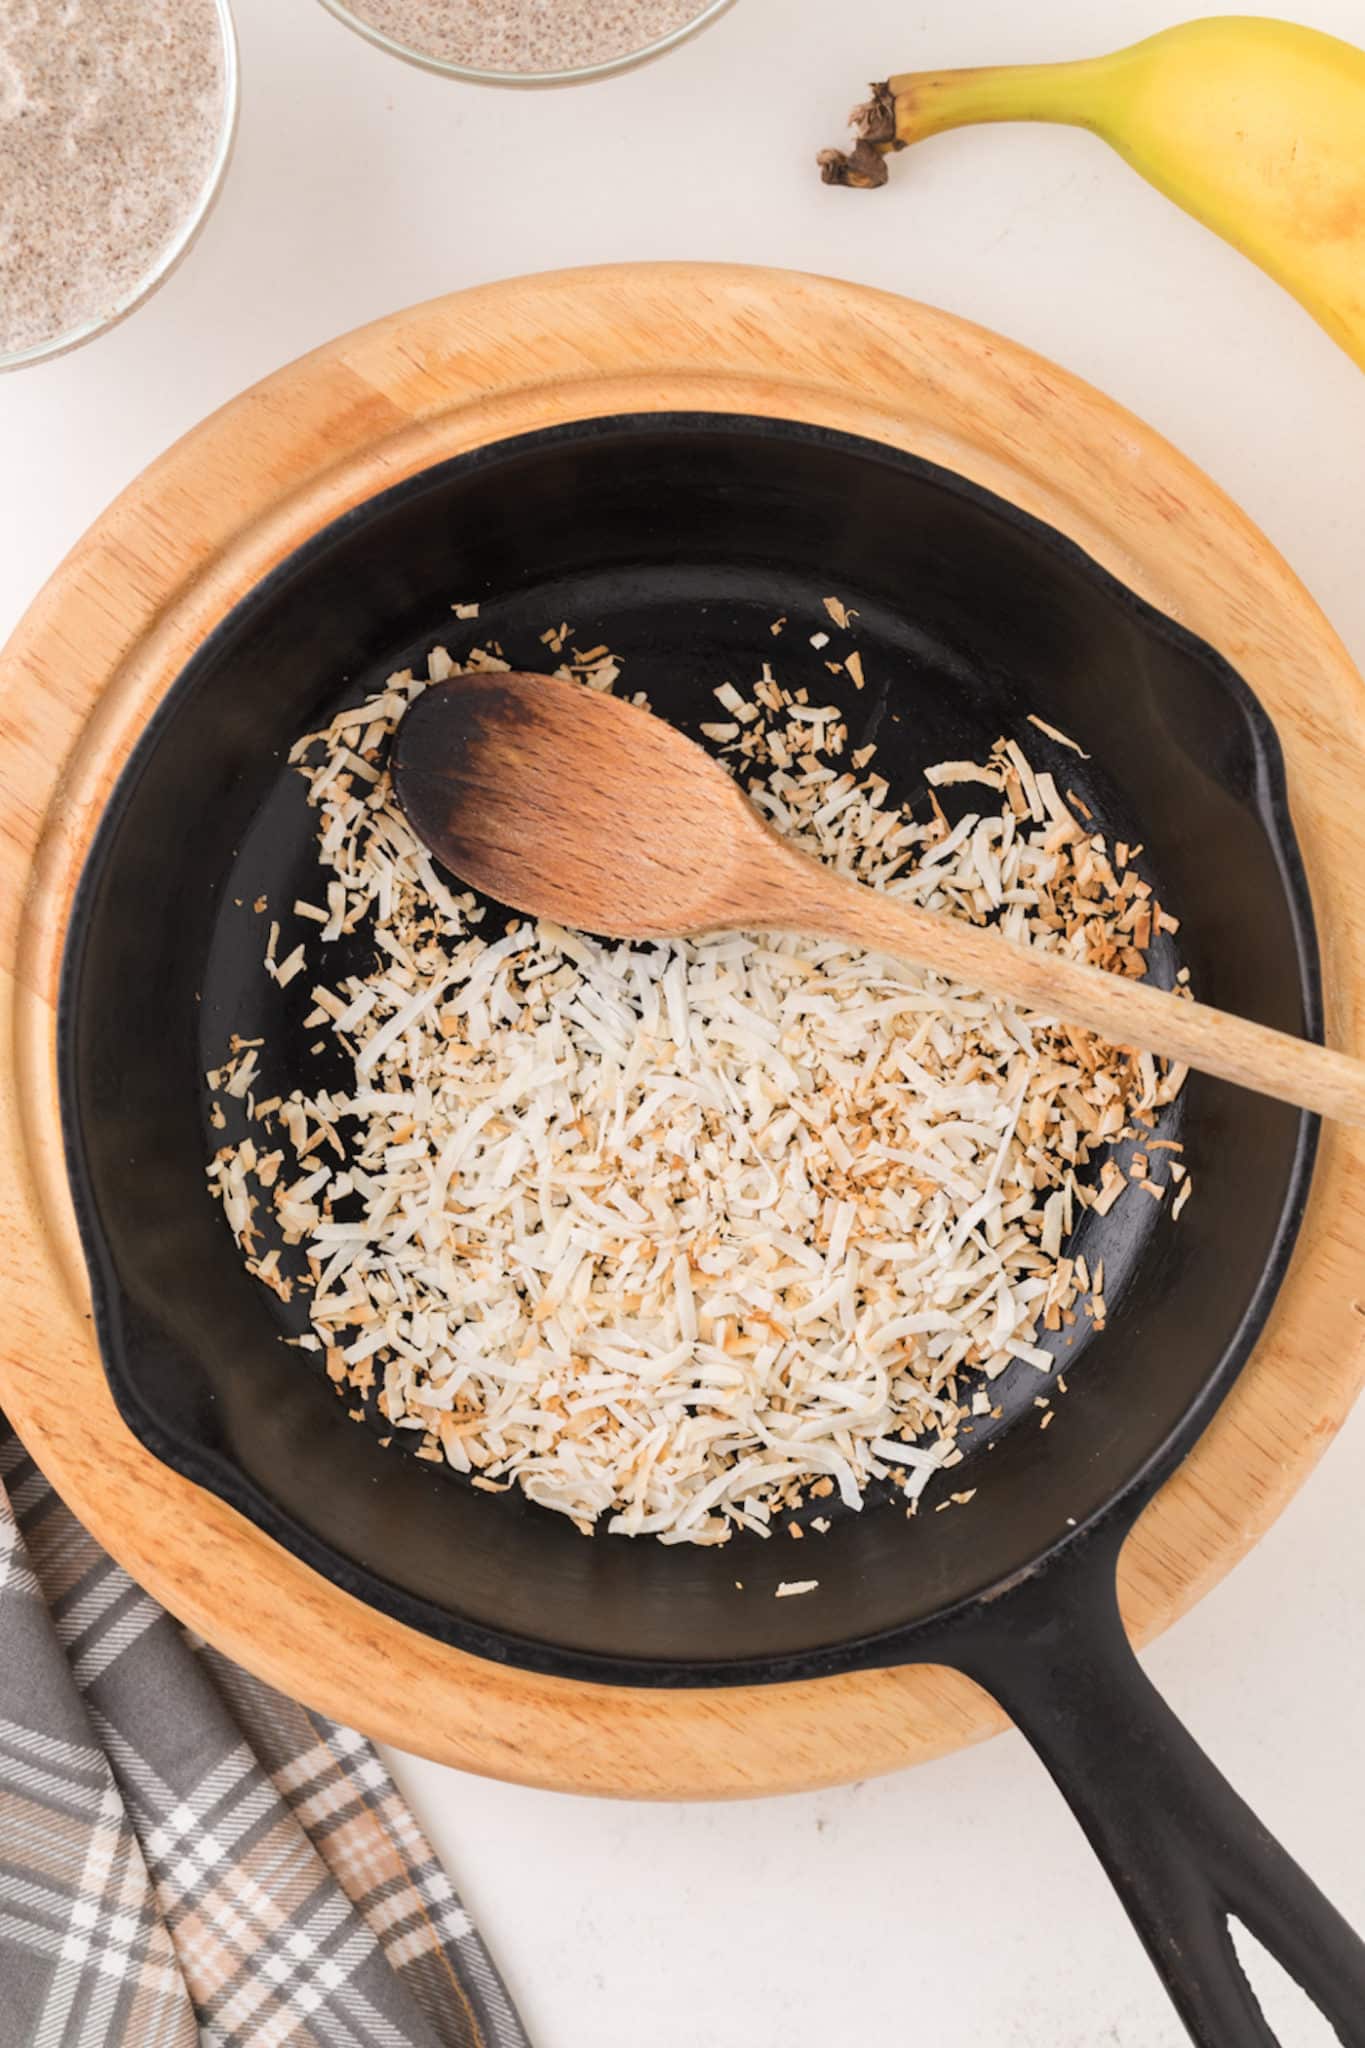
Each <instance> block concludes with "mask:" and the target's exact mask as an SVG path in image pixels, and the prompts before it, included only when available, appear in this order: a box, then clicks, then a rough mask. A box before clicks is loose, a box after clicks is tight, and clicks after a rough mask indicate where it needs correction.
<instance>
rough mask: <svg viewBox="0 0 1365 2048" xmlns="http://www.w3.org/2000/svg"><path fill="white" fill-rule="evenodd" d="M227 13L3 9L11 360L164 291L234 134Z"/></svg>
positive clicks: (74, 2)
mask: <svg viewBox="0 0 1365 2048" xmlns="http://www.w3.org/2000/svg"><path fill="white" fill-rule="evenodd" d="M227 76H228V67H227V52H226V42H225V32H224V25H223V18H222V16H221V14H220V12H219V9H218V7H217V5H216V4H215V0H0V356H10V355H19V354H21V353H23V352H24V351H26V350H30V349H38V348H41V347H42V346H43V345H44V344H47V343H53V344H56V343H59V342H61V341H62V340H64V339H65V338H66V337H67V336H70V337H71V338H73V339H75V338H77V337H78V336H79V335H80V334H81V332H82V331H83V330H85V329H87V328H90V327H97V326H98V325H100V324H101V323H102V322H104V321H106V320H109V319H112V318H113V317H114V316H115V315H116V314H117V313H119V312H120V311H122V310H123V309H124V308H125V307H126V306H127V305H128V304H129V302H130V301H132V300H135V299H136V298H137V297H138V296H139V295H140V293H141V291H142V290H143V289H144V288H147V287H149V286H150V285H151V284H152V283H153V282H154V281H155V280H156V278H157V276H158V274H159V273H160V271H161V270H162V268H163V266H164V265H165V264H166V263H167V262H168V260H169V259H170V258H171V256H172V255H173V254H174V252H175V250H176V247H177V244H178V243H179V241H180V238H181V236H182V235H183V234H184V233H185V232H186V230H187V229H188V228H189V227H190V226H191V224H192V223H193V222H194V220H195V218H196V217H197V215H198V214H199V212H200V210H201V208H202V206H203V204H204V201H205V199H206V197H207V187H208V185H209V181H210V179H211V178H212V176H213V171H214V167H215V164H216V163H217V161H218V153H219V148H220V145H221V142H222V137H223V131H224V127H225V125H226V123H227V121H228V119H229V105H228V90H227Z"/></svg>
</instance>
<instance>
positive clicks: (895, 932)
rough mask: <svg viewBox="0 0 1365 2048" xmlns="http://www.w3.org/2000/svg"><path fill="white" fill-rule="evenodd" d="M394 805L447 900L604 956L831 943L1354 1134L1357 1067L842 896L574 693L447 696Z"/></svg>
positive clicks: (667, 729) (420, 711)
mask: <svg viewBox="0 0 1365 2048" xmlns="http://www.w3.org/2000/svg"><path fill="white" fill-rule="evenodd" d="M392 769H393V780H394V788H395V791H396V793H397V796H398V801H399V802H400V804H401V805H402V807H403V809H404V811H405V812H406V813H407V816H408V819H409V821H410V823H411V825H412V827H413V830H414V831H415V832H416V833H417V834H418V836H419V838H421V839H422V840H424V841H425V843H426V845H427V846H428V847H430V849H431V851H432V852H433V853H434V854H435V855H436V857H437V859H438V860H440V861H442V862H444V864H445V865H446V866H447V867H448V868H450V869H452V870H453V871H454V873H455V874H457V875H459V876H460V877H461V879H462V880H464V881H466V882H468V883H470V884H472V885H473V886H474V887H475V888H478V889H482V890H484V891H485V892H486V894H488V895H489V896H492V897H495V898H496V899H497V900H498V901H499V902H502V903H505V904H507V905H508V906H509V907H510V908H512V909H514V910H520V911H524V912H525V913H526V914H527V915H529V916H533V917H548V918H552V919H554V920H555V922H556V923H559V924H564V925H576V926H578V927H579V929H580V930H583V931H588V932H596V933H599V934H600V935H602V936H604V937H608V938H622V939H625V938H633V939H663V938H679V937H685V936H687V935H689V934H696V933H700V932H710V931H727V930H735V929H739V930H745V931H794V932H810V933H819V934H822V935H824V936H827V937H834V938H840V939H847V940H849V941H850V942H851V943H853V944H855V945H859V946H866V947H868V948H870V949H871V950H873V951H876V952H880V953H890V954H893V955H895V956H896V957H897V958H899V959H902V960H907V961H910V962H913V964H914V965H916V966H917V967H928V968H932V969H934V970H935V971H936V972H937V973H939V974H944V975H949V976H951V977H952V979H953V980H954V981H959V982H964V983H965V984H966V985H967V986H968V987H969V988H979V989H984V990H986V991H988V992H989V993H990V994H991V995H995V996H1006V997H1010V998H1012V999H1013V1000H1014V1001H1016V1002H1020V1003H1024V1004H1027V1005H1028V1007H1029V1008H1030V1009H1033V1010H1038V1011H1041V1012H1043V1013H1044V1014H1045V1015H1047V1016H1052V1017H1059V1018H1062V1019H1064V1020H1065V1021H1066V1022H1067V1023H1069V1024H1079V1025H1082V1026H1084V1027H1085V1028H1086V1029H1087V1030H1090V1031H1094V1032H1097V1033H1098V1034H1099V1036H1100V1037H1102V1038H1104V1039H1107V1040H1108V1041H1109V1042H1110V1043H1111V1044H1115V1045H1121V1046H1139V1047H1142V1048H1144V1049H1145V1050H1146V1051H1149V1052H1153V1053H1160V1054H1162V1055H1164V1056H1165V1057H1166V1058H1167V1059H1172V1060H1179V1061H1183V1062H1184V1063H1185V1064H1186V1065H1188V1066H1191V1067H1197V1068H1199V1069H1200V1070H1201V1072H1203V1073H1206V1074H1217V1075H1219V1076H1220V1077H1221V1078H1222V1079H1223V1080H1225V1081H1235V1082H1237V1083H1238V1084H1239V1085H1240V1086H1241V1087H1243V1088H1252V1089H1255V1090H1257V1091H1258V1092H1259V1093H1261V1094H1263V1095H1273V1096H1277V1097H1279V1098H1280V1099H1281V1100H1282V1101H1285V1102H1292V1103H1295V1104H1297V1105H1298V1106H1299V1107H1300V1108H1302V1109H1313V1110H1317V1111H1319V1112H1320V1113H1321V1114H1323V1115H1324V1116H1330V1117H1335V1118H1338V1119H1339V1120H1340V1121H1342V1122H1344V1123H1350V1124H1360V1125H1365V1063H1363V1062H1361V1061H1358V1060H1354V1059H1351V1058H1348V1057H1347V1055H1346V1054H1344V1053H1339V1052H1329V1051H1328V1050H1327V1049H1326V1048H1325V1047H1323V1046H1319V1045H1313V1044H1311V1043H1309V1041H1307V1040H1306V1039H1301V1038H1294V1037H1291V1036H1289V1035H1288V1034H1286V1033H1285V1032H1281V1031H1272V1030H1270V1029H1269V1028H1268V1027H1267V1026H1265V1025H1263V1024H1253V1023H1250V1022H1248V1021H1247V1020H1246V1019H1245V1018H1242V1017H1233V1016H1229V1015H1228V1014H1226V1013H1225V1012H1224V1011H1222V1010H1213V1009H1210V1008H1208V1007H1207V1006H1206V1005H1205V1004H1203V1003H1194V1002H1188V1001H1186V1000H1185V999H1184V998H1182V997H1177V996H1174V995H1171V994H1170V993H1168V992H1167V991H1166V990H1164V989H1157V988H1152V987H1150V986H1148V985H1147V984H1146V983H1143V982H1136V981H1130V980H1128V979H1126V978H1125V977H1123V976H1121V975H1116V974H1108V973H1105V972H1104V971H1103V970H1102V969H1100V968H1096V967H1086V966H1082V965H1079V964H1078V963H1077V962H1075V961H1072V960H1068V959H1064V958H1063V957H1062V956H1061V955H1059V954H1057V953H1045V952H1043V951H1041V950H1040V949H1038V948H1035V947H1031V946H1025V945H1018V944H1016V943H1015V942H1014V941H1013V940H1010V939H1006V938H1003V937H1002V936H1001V935H1000V934H999V933H998V932H993V931H990V930H989V929H986V930H982V929H980V928H979V927H977V926H974V925H970V924H966V923H964V922H962V921H961V920H960V919H958V918H953V917H945V916H943V915H941V914H939V913H937V912H934V911H930V910H922V909H920V908H918V907H917V906H916V905H914V904H911V903H906V902H903V901H898V900H897V899H896V898H895V897H892V896H887V895H884V894H882V893H881V892H880V891H878V890H875V889H870V888H868V887H866V885H865V884H863V883H860V882H852V881H848V880H846V879H845V878H844V877H842V876H840V875H836V874H835V873H833V871H832V870H831V869H829V868H828V867H824V866H822V865H821V864H820V863H819V862H817V861H815V860H812V859H811V858H810V857H809V855H807V854H804V853H801V852H799V851H798V850H797V848H796V847H794V846H792V845H790V844H789V843H788V842H787V841H786V840H784V839H782V838H780V837H779V836H778V834H777V833H776V832H774V831H773V830H772V828H771V827H770V826H769V825H768V824H767V823H766V821H765V820H764V819H763V818H761V817H760V816H759V814H758V812H757V811H756V810H755V809H754V808H753V806H752V804H750V802H749V800H748V798H747V797H746V796H745V795H744V793H743V791H742V790H741V789H740V788H739V785H738V784H737V783H736V782H734V781H733V780H732V778H731V777H730V776H729V775H728V774H727V773H726V771H725V770H724V769H723V768H722V767H721V766H720V764H719V763H718V762H717V761H714V760H712V759H711V757H710V756H709V755H708V754H705V753H703V752H702V750H701V748H700V747H698V746H696V745H695V744H694V743H693V742H692V741H691V740H689V739H687V738H686V737H685V736H684V735H683V734H682V733H680V732H677V731H675V730H674V728H673V727H672V726H671V725H666V724H665V723H664V721H663V720H662V719H660V718H655V717H653V716H652V715H651V714H650V713H649V712H647V711H642V710H640V709H639V707H638V706H636V705H633V704H626V703H623V702H622V701H621V700H620V699H619V698H616V697H609V696H604V695H602V694H601V693H600V692H598V691H595V690H589V689H586V688H585V687H584V686H583V685H582V684H580V683H573V682H565V681H562V680H560V679H557V678H553V677H547V676H536V675H517V674H510V675H507V674H497V673H491V672H490V673H484V674H478V675H467V676H455V677H452V678H451V680H450V681H449V682H445V683H439V684H436V685H435V686H434V687H433V688H431V689H429V690H426V691H424V692H423V694H422V695H421V696H420V697H419V698H418V699H417V700H416V702H415V703H414V704H413V705H412V707H411V709H410V710H409V711H408V712H407V714H406V715H405V717H404V719H403V721H402V723H401V725H400V726H399V728H398V732H397V735H396V737H395V740H394V747H393V757H392Z"/></svg>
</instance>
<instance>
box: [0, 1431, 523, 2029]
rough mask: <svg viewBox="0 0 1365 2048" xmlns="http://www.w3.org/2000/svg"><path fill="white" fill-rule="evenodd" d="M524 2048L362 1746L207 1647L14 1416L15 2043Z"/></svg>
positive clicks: (7, 1772) (6, 1639)
mask: <svg viewBox="0 0 1365 2048" xmlns="http://www.w3.org/2000/svg"><path fill="white" fill-rule="evenodd" d="M201 2042H202V2043H205V2044H210V2048H315V2044H316V2048H526V2039H525V2035H524V2034H523V2032H522V2029H521V2025H520V2022H519V2021H518V2019H517V2016H516V2014H515V2012H514V2011H513V2009H512V2006H511V2003H510V2001H509V1999H508V1996H507V1993H506V1991H505V1990H504V1988H503V1985H502V1982H501V1980H500V1979H499V1977H498V1974H497V1971H496V1970H495V1969H494V1967H493V1965H492V1963H491V1962H490V1960H489V1958H488V1955H487V1952H486V1951H485V1949H484V1947H483V1944H482V1942H481V1941H480V1939H479V1937H478V1935H477V1934H476V1932H475V1931H474V1928H473V1926H472V1924H471V1923H470V1920H469V1918H468V1915H467V1914H466V1913H465V1911H464V1909H463V1907H462V1906H461V1905H460V1902H459V1900H458V1899H457V1898H456V1896H455V1893H454V1892H453V1891H452V1889H451V1886H450V1883H449V1881H448V1879H447V1878H446V1877H445V1875H444V1873H443V1872H442V1870H441V1868H440V1866H439V1864H438V1863H437V1862H436V1859H435V1857H434V1856H433V1855H432V1852H431V1850H430V1848H429V1847H428V1845H427V1843H426V1841H425V1839H424V1838H423V1836H422V1834H421V1831H420V1830H419V1829H418V1827H417V1825H416V1823H415V1822H414V1820H413V1818H412V1815H411V1814H410V1813H409V1812H408V1810H407V1808H406V1807H405V1806H404V1804H403V1802H402V1800H401V1799H400V1798H399V1796H398V1793H397V1791H396V1790H395V1788H394V1785H393V1782H392V1780H391V1779H390V1778H389V1776H388V1774H387V1772H386V1771H385V1769H384V1767H383V1765H382V1764H381V1763H380V1761H379V1759H378V1757H377V1756H376V1754H375V1752H374V1750H373V1749H372V1748H371V1746H370V1744H369V1743H368V1742H366V1741H365V1740H364V1738H363V1737H362V1736H359V1735H356V1734H354V1733H353V1732H352V1731H351V1730H350V1729H348V1728H342V1727H338V1725H337V1724H336V1723H335V1722H334V1721H328V1720H326V1719H324V1717H323V1716H322V1715H321V1714H313V1713H310V1712H308V1711H307V1709H306V1708H304V1707H301V1706H298V1705H296V1704H295V1703H294V1702H293V1701H291V1700H287V1699H284V1698H283V1697H282V1696H281V1695H280V1694H279V1693H277V1692H273V1691H272V1690H271V1689H270V1688H269V1687H268V1686H265V1685H261V1684H259V1683H257V1681H256V1680H255V1679H252V1678H250V1677H248V1675H247V1674H246V1672H244V1671H241V1670H239V1669H238V1668H237V1667H236V1666H235V1665H233V1664H230V1663H229V1662H228V1661H227V1660H226V1659H225V1658H221V1657H219V1656H218V1655H217V1654H216V1653H215V1652H213V1651H210V1650H207V1649H204V1648H202V1647H199V1646H193V1645H192V1644H191V1642H190V1640H189V1639H188V1638H187V1637H186V1635H185V1633H184V1632H183V1631H182V1630H181V1629H180V1628H179V1627H178V1626H177V1624H176V1623H175V1622H173V1621H172V1620H171V1618H170V1617H169V1615H167V1614H166V1613H165V1612H164V1611H163V1610H162V1609H161V1608H160V1607H158V1606H157V1605H156V1603H155V1602H154V1601H153V1600H151V1599H150V1598H149V1597H148V1595H147V1594H146V1593H144V1592H143V1591H142V1590H141V1588H140V1587H139V1586H137V1585H135V1584H134V1583H133V1581H132V1580H131V1579H130V1578H129V1577H128V1575H127V1573H126V1572H124V1571H122V1570H120V1568H119V1567H118V1566H117V1565H116V1564H115V1563H114V1562H113V1560H112V1559H111V1558H109V1557H107V1556H106V1555H105V1553H104V1552H103V1551H102V1550H101V1549H100V1548H99V1546H98V1545H97V1544H96V1543H95V1542H94V1540H93V1538H91V1537H90V1536H89V1535H87V1533H86V1531H85V1530H84V1529H83V1528H82V1527H81V1526H80V1524H79V1522H77V1521H76V1519H75V1517H74V1516H73V1515H72V1514H71V1513H70V1512H69V1510H68V1509H67V1508H65V1507H64V1506H63V1505H62V1503H61V1502H60V1501H59V1500H58V1499H57V1497H56V1495H55V1494H54V1493H53V1491H52V1489H51V1487H50V1486H49V1485H48V1484H47V1482H46V1480H45V1479H44V1478H43V1476H42V1474H41V1473H40V1472H39V1471H38V1470H37V1468H36V1467H35V1466H34V1464H33V1463H32V1461H31V1460H30V1459H29V1458H28V1457H27V1456H26V1454H25V1452H24V1451H23V1449H22V1447H21V1446H20V1444H19V1443H18V1441H17V1439H16V1438H15V1437H14V1436H13V1435H12V1434H11V1433H10V1432H9V1431H8V1429H7V1428H6V1426H5V1423H4V1419H3V1417H0V2048H198V2044H199V2043H201Z"/></svg>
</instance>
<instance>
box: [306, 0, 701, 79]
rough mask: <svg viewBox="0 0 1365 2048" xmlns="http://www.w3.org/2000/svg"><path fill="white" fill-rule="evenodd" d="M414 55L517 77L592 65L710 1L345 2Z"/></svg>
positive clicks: (668, 31) (687, 18)
mask: <svg viewBox="0 0 1365 2048" xmlns="http://www.w3.org/2000/svg"><path fill="white" fill-rule="evenodd" d="M341 8H342V11H344V12H347V13H349V14H350V15H351V16H352V18H353V19H354V20H355V21H356V22H357V23H359V24H361V25H362V26H364V27H365V28H368V29H372V30H374V31H375V32H376V33H377V34H379V35H383V36H387V37H388V38H389V39H390V41H391V42H394V43H398V44H401V45H402V47H403V48H404V49H407V50H411V51H412V52H413V53H414V55H416V56H419V57H426V58H429V59H431V60H432V61H433V62H435V63H438V64H452V65H458V66H460V67H462V68H463V69H465V70H468V71H494V72H506V73H509V74H511V75H514V76H515V75H522V76H525V75H527V74H534V73H542V74H544V73H554V72H563V71H581V70H586V69H588V68H590V67H592V66H594V65H598V64H611V63H614V62H616V61H617V60H618V59H620V58H622V57H630V56H633V55H634V54H635V53H636V52H637V51H640V50H645V49H648V48H649V47H650V46H651V45H652V44H654V43H657V42H659V41H661V40H662V39H663V38H664V37H665V36H669V35H672V34H673V33H674V32H675V31H676V30H678V29H681V28H685V27H686V25H687V24H688V23H689V22H691V21H695V20H696V19H697V17H698V15H700V14H702V13H704V12H705V11H706V9H705V4H704V0H341Z"/></svg>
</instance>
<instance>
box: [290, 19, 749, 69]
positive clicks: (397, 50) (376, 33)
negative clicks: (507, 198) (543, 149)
mask: <svg viewBox="0 0 1365 2048" xmlns="http://www.w3.org/2000/svg"><path fill="white" fill-rule="evenodd" d="M322 5H323V6H324V7H325V8H326V10H327V12H328V13H329V14H331V15H333V16H334V17H335V18H336V20H337V21H339V22H341V23H342V24H343V26H344V27H346V28H349V29H352V30H353V31H354V32H355V34H356V35H358V36H363V37H364V38H365V41H366V42H367V43H373V44H374V46H375V48H376V49H378V50H383V51H384V52H385V54H386V55H387V56H390V57H400V58H401V59H402V60H403V62H404V63H405V64H414V65H416V66H417V67H418V69H419V70H422V71H431V72H434V73H435V74H436V75H437V76H438V77H441V78H457V79H460V80H461V81H462V82H463V83H464V84H466V85H496V86H504V87H515V86H527V87H552V86H559V85H590V84H592V83H593V82H594V80H596V79H599V78H614V77H615V76H616V75H617V73H618V72H622V71H631V70H633V69H634V68H635V66H636V65H637V64H647V63H650V62H652V61H653V59H654V58H656V57H663V56H665V55H666V54H667V53H668V51H670V50H676V49H677V48H678V47H679V45H680V44H682V43H686V42H690V41H691V39H692V37H693V36H695V35H699V34H700V33H701V31H702V30H703V29H704V28H708V27H709V26H710V24H711V23H712V22H713V21H717V20H719V18H720V16H721V15H722V14H726V13H728V12H729V10H730V8H732V7H733V6H735V5H736V0H705V4H704V5H702V6H701V7H700V8H699V10H698V12H697V13H696V14H695V15H693V16H692V17H691V19H690V20H688V21H684V22H682V23H680V24H679V26H678V27H677V28H674V29H670V30H669V31H668V33H667V34H666V35H662V36H656V37H655V39H654V41H653V42H651V43H642V44H641V45H640V46H639V48H638V49H634V50H625V51H622V53H621V54H620V55H619V56H617V57H606V58H603V59H602V61H601V62H600V63H597V64H577V65H569V66H567V67H566V68H564V69H563V70H559V71H553V70H552V71H488V70H484V69H482V68H480V67H479V66H478V65H474V64H457V63H455V62H454V61H453V60H452V59H450V58H448V57H435V56H432V54H431V53H430V51H427V50H423V49H421V48H420V47H419V46H418V45H416V44H414V43H405V42H403V41H402V40H401V39H400V38H399V37H397V36H391V35H388V34H386V33H385V31H384V30H383V29H381V28H376V27H375V25H374V23H373V22H370V21H366V20H365V19H364V17H363V16H362V15H359V14H357V13H356V12H355V10H354V9H353V8H351V7H348V6H347V4H346V0H322Z"/></svg>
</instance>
